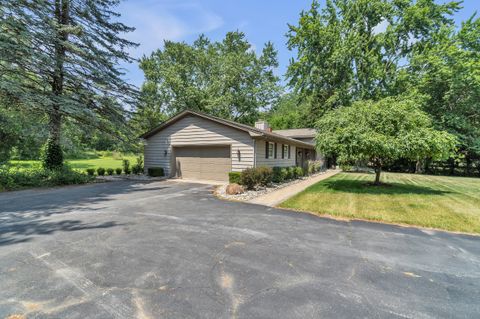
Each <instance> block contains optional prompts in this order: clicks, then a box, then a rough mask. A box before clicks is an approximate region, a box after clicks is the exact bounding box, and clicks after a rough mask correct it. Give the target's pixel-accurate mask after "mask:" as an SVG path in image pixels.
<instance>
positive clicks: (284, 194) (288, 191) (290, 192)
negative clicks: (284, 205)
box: [248, 170, 340, 207]
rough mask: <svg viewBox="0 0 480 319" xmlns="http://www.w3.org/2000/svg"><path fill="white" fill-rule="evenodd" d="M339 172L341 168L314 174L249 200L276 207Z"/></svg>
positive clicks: (253, 202) (252, 202)
mask: <svg viewBox="0 0 480 319" xmlns="http://www.w3.org/2000/svg"><path fill="white" fill-rule="evenodd" d="M339 172H340V170H329V171H327V172H326V173H324V174H321V175H317V176H314V177H312V178H309V179H306V180H304V181H301V182H299V183H296V184H293V185H290V186H287V187H283V188H280V189H278V190H276V191H273V192H271V193H268V194H265V195H262V196H258V197H256V198H254V199H251V200H250V201H248V202H249V203H251V204H258V205H265V206H271V207H274V206H276V205H278V204H280V203H281V202H284V201H286V200H287V199H289V198H290V197H292V196H294V195H296V194H298V193H300V192H301V191H303V190H304V189H306V188H307V187H309V186H311V185H313V184H315V183H318V182H320V181H322V180H324V179H327V178H329V177H331V176H333V175H335V174H337V173H339Z"/></svg>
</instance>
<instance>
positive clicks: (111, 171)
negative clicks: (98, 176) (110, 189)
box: [107, 168, 121, 176]
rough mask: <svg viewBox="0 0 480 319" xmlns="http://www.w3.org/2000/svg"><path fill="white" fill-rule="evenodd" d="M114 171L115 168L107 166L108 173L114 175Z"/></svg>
mask: <svg viewBox="0 0 480 319" xmlns="http://www.w3.org/2000/svg"><path fill="white" fill-rule="evenodd" d="M113 172H114V170H113V168H107V174H108V175H110V176H112V175H113ZM120 173H121V171H120Z"/></svg>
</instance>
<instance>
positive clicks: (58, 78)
mask: <svg viewBox="0 0 480 319" xmlns="http://www.w3.org/2000/svg"><path fill="white" fill-rule="evenodd" d="M55 19H56V20H57V23H58V24H59V25H68V24H69V0H55ZM57 32H58V34H57V41H56V43H55V68H54V72H53V75H52V93H53V95H54V96H55V97H54V101H53V106H52V108H51V110H50V112H49V114H48V116H49V123H48V133H49V135H48V142H47V147H46V149H45V160H44V161H45V162H44V164H45V166H46V167H47V168H50V169H52V168H58V167H61V166H62V165H63V156H62V154H61V153H62V150H61V146H60V135H61V128H62V113H61V107H60V101H59V98H60V97H61V96H62V94H63V83H64V63H65V54H66V48H65V45H64V42H66V41H68V33H67V32H66V31H64V30H57Z"/></svg>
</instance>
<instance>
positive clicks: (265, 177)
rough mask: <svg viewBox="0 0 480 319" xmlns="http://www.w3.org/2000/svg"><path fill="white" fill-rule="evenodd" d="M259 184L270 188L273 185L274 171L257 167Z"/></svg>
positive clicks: (269, 168)
mask: <svg viewBox="0 0 480 319" xmlns="http://www.w3.org/2000/svg"><path fill="white" fill-rule="evenodd" d="M256 169H257V174H258V184H259V185H261V186H268V185H269V184H271V183H272V178H273V171H272V168H271V167H265V166H260V167H257V168H256Z"/></svg>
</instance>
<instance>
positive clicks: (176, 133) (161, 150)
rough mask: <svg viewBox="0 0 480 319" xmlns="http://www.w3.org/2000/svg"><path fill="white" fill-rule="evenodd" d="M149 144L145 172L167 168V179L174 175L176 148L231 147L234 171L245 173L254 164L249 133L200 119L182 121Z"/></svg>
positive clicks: (148, 140)
mask: <svg viewBox="0 0 480 319" xmlns="http://www.w3.org/2000/svg"><path fill="white" fill-rule="evenodd" d="M146 142H147V144H146V145H145V170H147V169H148V168H149V167H163V168H164V170H165V174H166V175H167V176H170V173H171V167H170V166H171V163H172V162H173V157H172V148H173V147H175V146H187V145H231V158H232V171H242V170H243V169H245V168H247V167H252V166H253V163H254V158H253V156H254V146H253V145H254V143H253V139H252V138H251V137H250V135H249V134H248V133H247V132H243V131H240V130H237V129H234V128H231V127H228V126H225V125H222V124H219V123H215V122H212V121H209V120H206V119H203V118H200V117H197V116H186V117H184V118H182V119H180V120H178V121H177V122H175V123H173V124H172V125H170V126H167V127H166V128H164V129H163V130H161V131H160V132H158V133H157V134H155V135H153V136H151V137H149V138H148V139H147V140H146ZM165 151H167V153H166V155H165Z"/></svg>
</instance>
